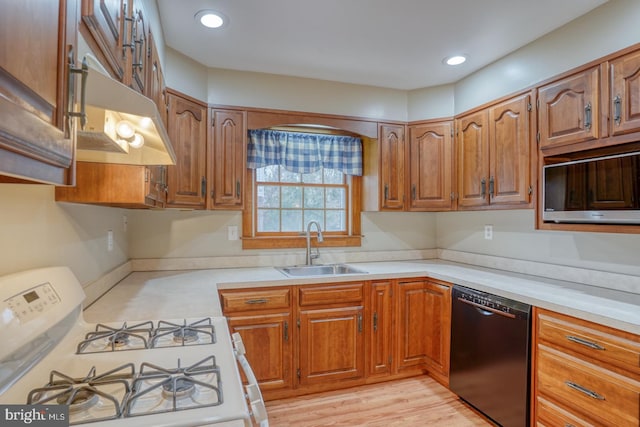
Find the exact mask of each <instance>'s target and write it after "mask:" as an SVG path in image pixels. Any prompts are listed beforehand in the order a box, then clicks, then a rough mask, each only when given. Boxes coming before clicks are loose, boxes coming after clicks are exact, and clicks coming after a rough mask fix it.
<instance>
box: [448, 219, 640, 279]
mask: <svg viewBox="0 0 640 427" xmlns="http://www.w3.org/2000/svg"><path fill="white" fill-rule="evenodd" d="M485 224H491V225H493V239H492V240H485V239H484V226H485ZM534 224H535V212H534V211H533V210H532V209H527V210H507V211H481V212H439V213H438V214H437V219H436V228H437V246H438V248H440V249H451V250H457V251H463V252H472V253H477V254H483V255H494V256H500V257H506V258H513V259H521V260H528V261H539V262H545V263H550V264H558V265H568V266H574V267H583V268H590V269H595V270H602V271H609V272H614V273H624V274H633V275H637V276H640V263H639V262H638V260H639V259H640V255H639V254H640V234H616V233H584V232H583V233H568V232H562V231H541V230H535V229H534Z"/></svg>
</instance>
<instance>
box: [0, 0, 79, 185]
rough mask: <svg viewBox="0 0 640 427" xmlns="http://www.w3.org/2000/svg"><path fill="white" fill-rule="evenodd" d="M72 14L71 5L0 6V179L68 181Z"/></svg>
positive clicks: (31, 0) (73, 0) (66, 0)
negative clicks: (0, 8) (0, 11)
mask: <svg viewBox="0 0 640 427" xmlns="http://www.w3.org/2000/svg"><path fill="white" fill-rule="evenodd" d="M78 12H79V4H78V2H77V0H60V1H48V2H42V1H36V0H25V1H8V2H3V3H2V13H0V39H1V40H2V42H3V46H4V48H3V49H0V117H2V120H0V174H3V175H9V176H13V177H18V178H23V179H28V180H35V181H40V182H47V183H53V184H59V185H71V184H73V182H74V176H73V163H74V155H75V124H74V120H68V118H67V112H68V111H69V110H70V109H72V108H73V107H74V106H73V104H74V101H75V96H74V94H73V89H74V87H75V84H71V85H69V80H71V81H72V82H75V79H76V78H80V77H79V76H77V74H75V73H71V74H70V73H69V69H70V68H73V67H77V59H76V57H77V53H76V41H77V22H78ZM69 76H70V78H69Z"/></svg>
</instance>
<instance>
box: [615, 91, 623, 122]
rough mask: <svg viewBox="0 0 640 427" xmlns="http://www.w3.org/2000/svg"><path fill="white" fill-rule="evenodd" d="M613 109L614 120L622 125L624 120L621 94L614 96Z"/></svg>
mask: <svg viewBox="0 0 640 427" xmlns="http://www.w3.org/2000/svg"><path fill="white" fill-rule="evenodd" d="M613 111H614V113H613V121H614V122H615V123H616V125H617V126H620V122H621V121H622V98H620V95H617V96H616V97H615V98H613Z"/></svg>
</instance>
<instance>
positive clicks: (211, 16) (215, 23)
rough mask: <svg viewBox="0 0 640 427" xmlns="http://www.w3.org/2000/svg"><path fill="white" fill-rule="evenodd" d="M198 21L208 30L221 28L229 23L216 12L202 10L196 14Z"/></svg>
mask: <svg viewBox="0 0 640 427" xmlns="http://www.w3.org/2000/svg"><path fill="white" fill-rule="evenodd" d="M195 18H196V20H197V21H198V22H200V23H201V24H202V25H204V26H205V27H207V28H220V27H222V26H223V25H225V24H226V23H227V21H228V20H227V19H225V16H224V15H223V14H221V13H220V12H216V11H215V10H201V11H200V12H198V13H196V16H195Z"/></svg>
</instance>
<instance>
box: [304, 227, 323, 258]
mask: <svg viewBox="0 0 640 427" xmlns="http://www.w3.org/2000/svg"><path fill="white" fill-rule="evenodd" d="M313 224H315V225H316V228H317V229H318V243H321V242H322V241H323V240H324V238H323V237H322V229H321V228H320V224H318V221H309V223H308V224H307V265H312V264H313V260H314V259H316V258H319V257H320V248H318V247H316V253H315V254H313V255H312V254H311V226H312V225H313Z"/></svg>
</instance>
